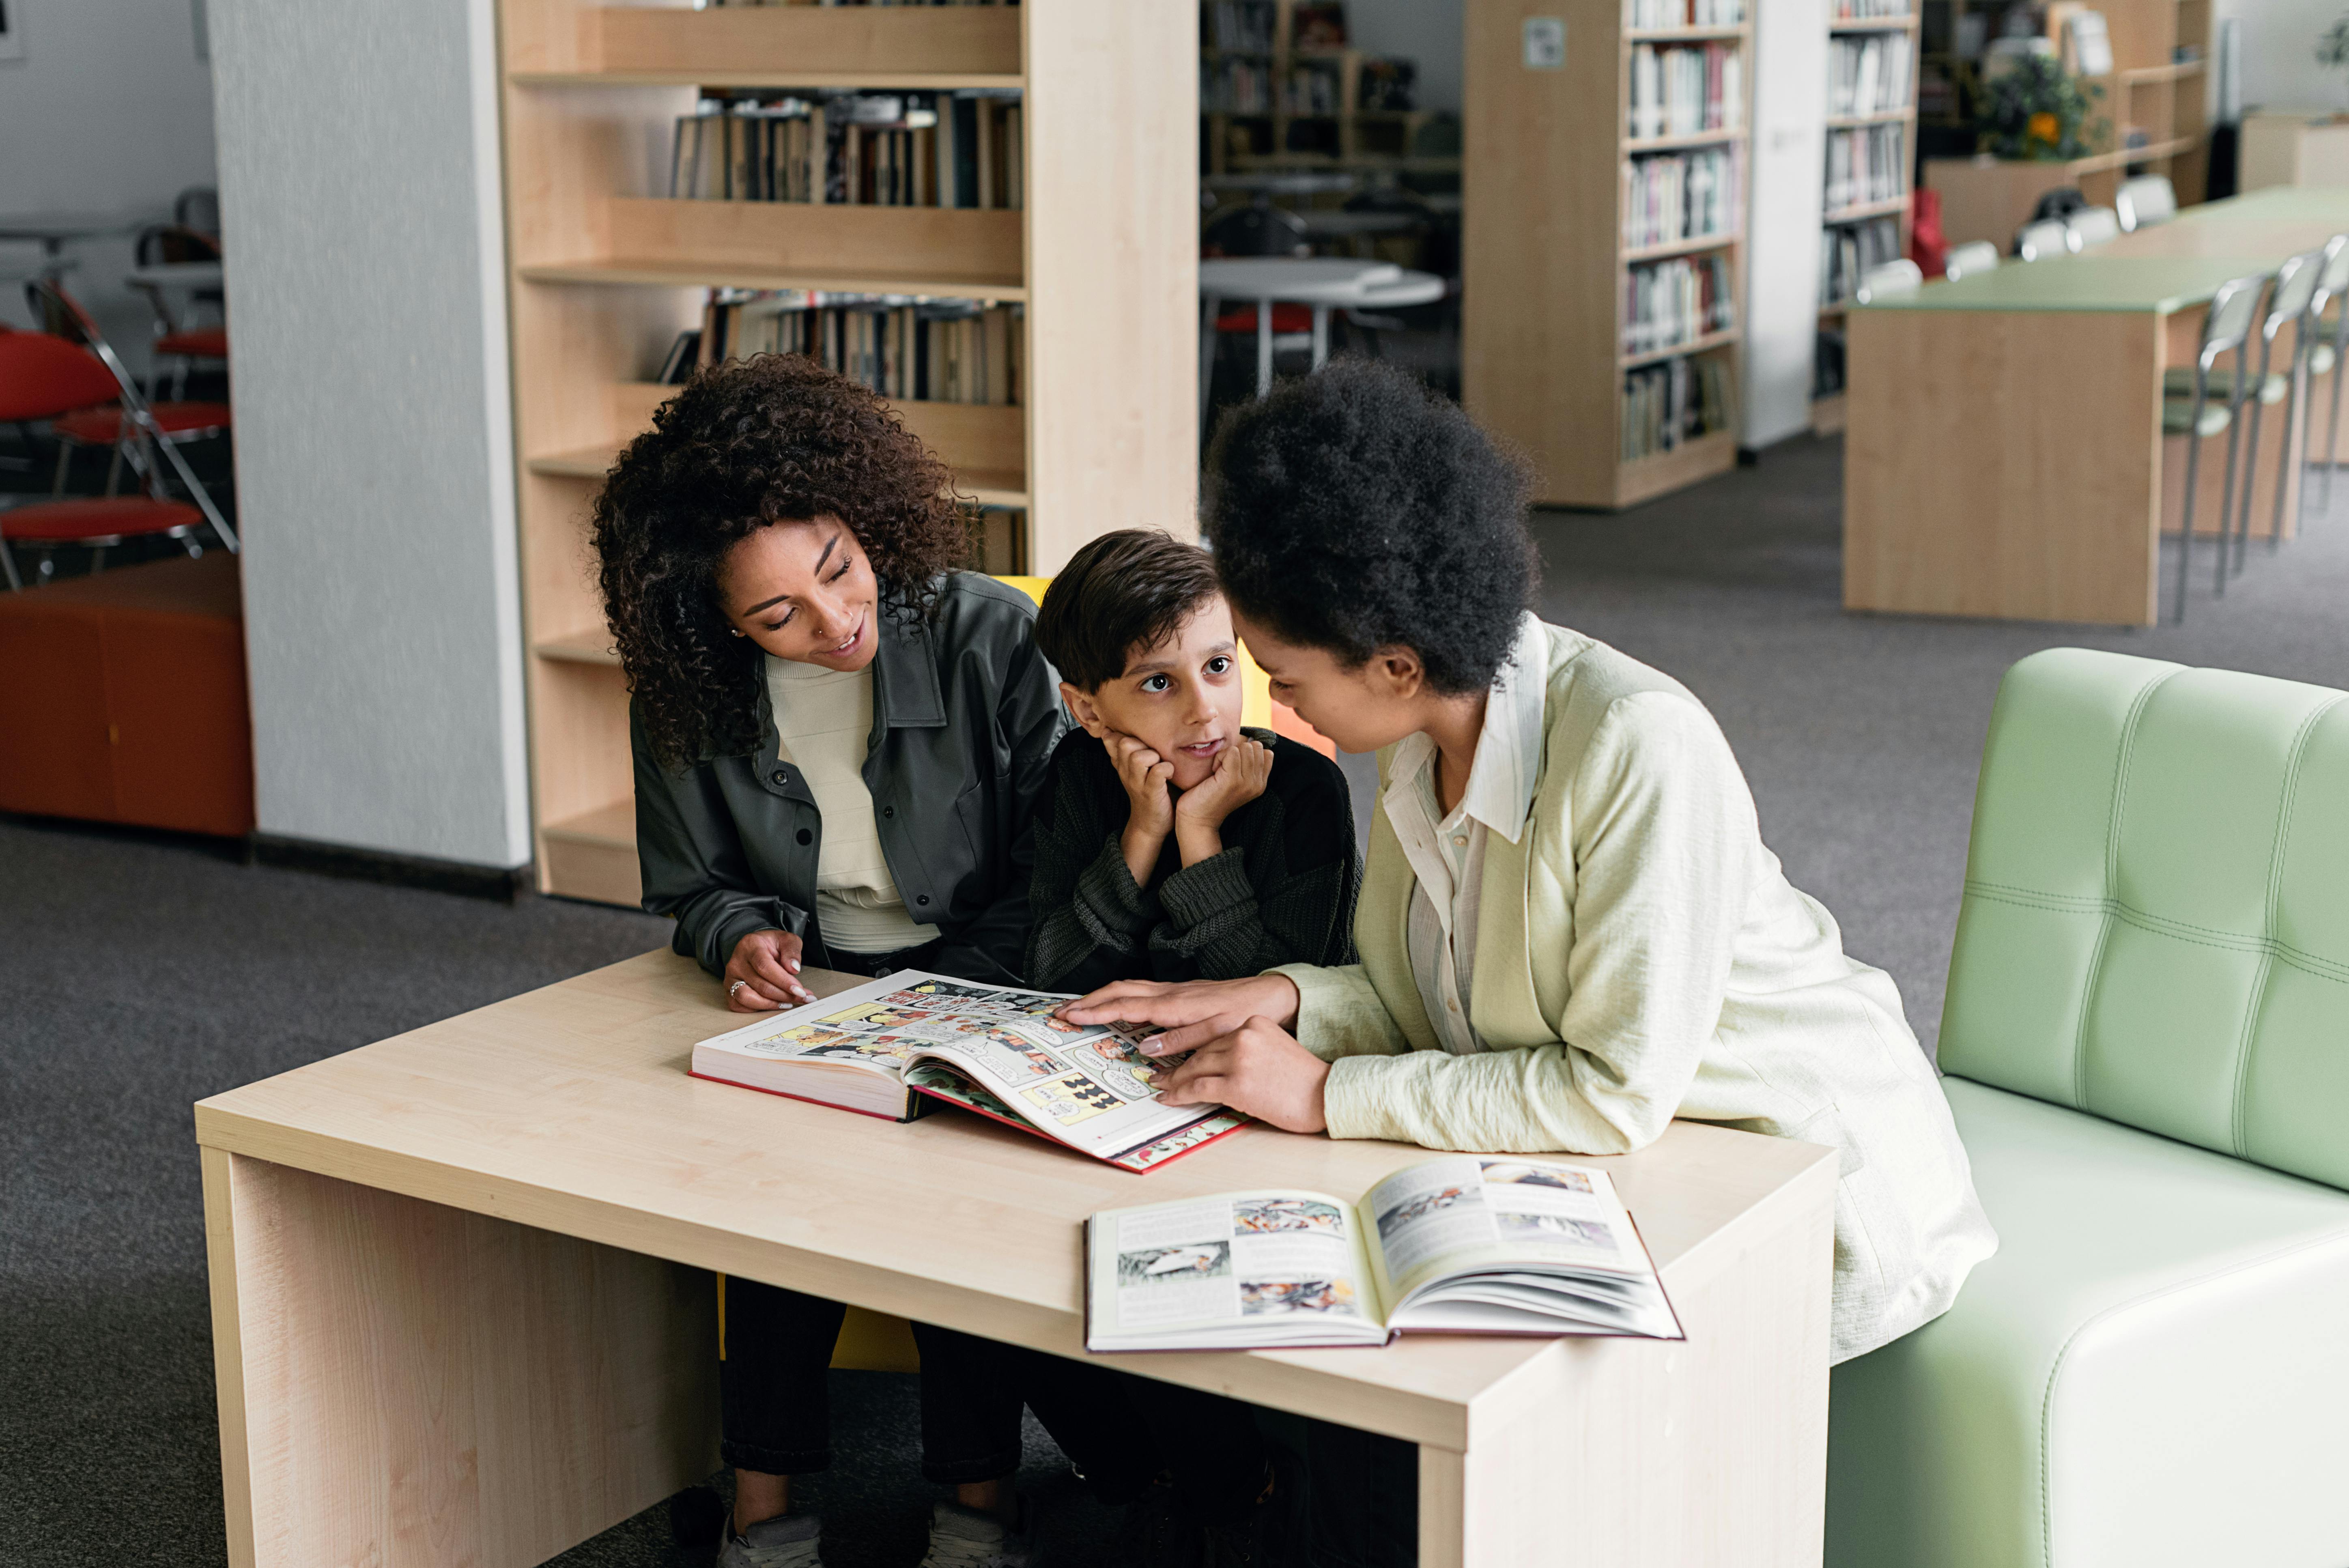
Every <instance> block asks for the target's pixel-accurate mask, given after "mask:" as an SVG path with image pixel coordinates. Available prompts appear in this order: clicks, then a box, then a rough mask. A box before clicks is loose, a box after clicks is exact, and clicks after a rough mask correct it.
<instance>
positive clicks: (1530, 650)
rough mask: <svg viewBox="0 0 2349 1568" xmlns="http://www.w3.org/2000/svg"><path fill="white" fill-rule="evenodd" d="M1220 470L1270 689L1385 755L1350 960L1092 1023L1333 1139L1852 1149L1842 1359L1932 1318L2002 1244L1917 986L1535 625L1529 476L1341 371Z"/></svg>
mask: <svg viewBox="0 0 2349 1568" xmlns="http://www.w3.org/2000/svg"><path fill="white" fill-rule="evenodd" d="M1594 439H1605V437H1604V436H1603V435H1599V436H1594ZM1208 469H1209V474H1208V480H1209V483H1210V485H1211V486H1212V490H1211V493H1210V497H1209V501H1208V508H1207V515H1206V530H1207V535H1208V539H1209V541H1210V542H1212V544H1213V545H1214V547H1215V553H1216V571H1217V575H1218V576H1219V577H1220V579H1221V581H1222V583H1223V586H1224V592H1225V593H1226V597H1227V598H1228V599H1229V601H1230V603H1231V606H1232V615H1233V620H1234V623H1235V624H1236V626H1237V630H1238V631H1239V634H1240V635H1241V637H1242V639H1243V640H1245V641H1246V643H1247V646H1248V650H1249V652H1250V653H1251V654H1252V655H1254V656H1255V658H1256V660H1257V663H1258V664H1259V665H1262V666H1263V668H1264V669H1265V671H1266V672H1267V674H1268V675H1269V676H1271V679H1272V692H1273V696H1275V697H1276V698H1277V699H1278V700H1280V701H1282V702H1285V703H1287V704H1288V706H1289V707H1292V708H1293V709H1295V710H1296V712H1297V714H1298V716H1299V717H1301V718H1303V719H1305V720H1306V721H1307V722H1308V723H1309V724H1311V725H1312V726H1313V727H1315V728H1316V729H1318V730H1319V731H1320V732H1321V734H1323V735H1325V736H1327V737H1328V738H1330V739H1331V740H1332V741H1334V742H1336V743H1337V744H1338V745H1339V746H1340V747H1341V748H1344V749H1346V750H1348V751H1354V752H1361V751H1377V752H1378V753H1379V776H1380V779H1381V800H1380V810H1378V812H1377V813H1376V814H1375V816H1374V817H1373V820H1372V824H1371V851H1370V862H1369V868H1368V871H1367V872H1366V875H1365V878H1364V881H1363V884H1362V891H1361V900H1360V902H1359V903H1358V904H1357V905H1356V913H1355V921H1354V940H1355V946H1356V949H1357V951H1358V952H1359V953H1360V954H1361V963H1360V964H1356V965H1347V966H1345V967H1341V968H1329V967H1319V966H1315V965H1283V966H1282V967H1280V968H1278V969H1274V970H1271V971H1268V972H1267V973H1266V974H1264V975H1259V976H1257V977H1255V978H1252V979H1238V980H1223V981H1193V982H1186V983H1182V984H1178V985H1162V984H1154V983H1152V982H1148V981H1124V982H1121V983H1119V984H1116V985H1108V986H1104V987H1102V989H1101V990H1099V991H1096V992H1094V993H1093V994H1092V995H1090V996H1087V997H1085V998H1083V999H1082V1000H1081V1002H1079V1003H1076V1004H1072V1005H1071V1006H1070V1007H1069V1008H1067V1009H1066V1011H1067V1013H1068V1015H1069V1016H1070V1017H1071V1018H1072V1019H1074V1020H1076V1021H1079V1022H1083V1023H1098V1022H1103V1021H1108V1020H1112V1019H1125V1020H1129V1021H1133V1022H1137V1023H1147V1024H1153V1025H1156V1026H1160V1027H1161V1028H1163V1029H1164V1031H1165V1033H1164V1035H1163V1036H1162V1037H1159V1038H1158V1039H1157V1040H1156V1041H1154V1042H1152V1043H1151V1045H1149V1046H1147V1047H1145V1048H1150V1049H1152V1050H1153V1052H1154V1054H1160V1055H1173V1054H1175V1053H1180V1052H1184V1051H1188V1052H1189V1053H1190V1054H1189V1056H1188V1057H1187V1059H1185V1061H1184V1062H1183V1063H1182V1065H1181V1066H1180V1067H1179V1068H1176V1069H1175V1070H1174V1072H1173V1074H1172V1075H1171V1077H1170V1078H1168V1079H1167V1080H1166V1085H1165V1088H1164V1092H1163V1094H1162V1098H1163V1099H1167V1100H1170V1101H1174V1102H1176V1103H1182V1102H1185V1101H1220V1102H1222V1103H1225V1104H1227V1105H1230V1106H1232V1107H1234V1108H1236V1109H1241V1110H1246V1111H1248V1112H1250V1113H1252V1114H1254V1115H1256V1116H1258V1117H1261V1118H1263V1119H1267V1120H1269V1121H1272V1122H1274V1123H1276V1124H1278V1125H1279V1126H1282V1127H1286V1128H1288V1129H1291V1130H1297V1131H1307V1132H1319V1131H1323V1130H1326V1131H1327V1132H1328V1133H1329V1134H1330V1136H1331V1137H1333V1138H1379V1139H1392V1140H1397V1141H1401V1142H1408V1143H1419V1144H1423V1145H1425V1146H1427V1147H1429V1148H1433V1149H1454V1150H1477V1151H1491V1152H1498V1151H1505V1150H1506V1151H1525V1152H1534V1151H1542V1150H1552V1151H1563V1152H1570V1153H1581V1154H1619V1153H1623V1152H1626V1151H1628V1150H1635V1149H1639V1148H1640V1147H1642V1146H1643V1145H1645V1144H1648V1143H1651V1142H1652V1141H1653V1140H1655V1139H1657V1138H1658V1137H1659V1136H1661V1134H1662V1132H1663V1130H1664V1129H1665V1127H1666V1125H1667V1124H1668V1123H1669V1122H1671V1119H1673V1118H1674V1117H1687V1118H1692V1119H1698V1120H1704V1121H1714V1122H1722V1123H1725V1124H1728V1125H1732V1126H1735V1127H1739V1128H1744V1129H1746V1130H1751V1131H1755V1132H1762V1133H1770V1134H1777V1135H1781V1136H1785V1137H1789V1138H1797V1139H1802V1140H1806V1141H1809V1142H1813V1143H1827V1144H1834V1145H1837V1146H1838V1147H1839V1148H1840V1149H1841V1150H1842V1151H1843V1161H1842V1172H1843V1174H1842V1177H1841V1181H1840V1182H1839V1184H1838V1187H1837V1195H1836V1205H1835V1220H1836V1231H1835V1233H1836V1243H1835V1298H1834V1317H1833V1322H1834V1340H1833V1355H1834V1358H1835V1359H1836V1360H1837V1361H1841V1360H1844V1359H1847V1358H1848V1357H1854V1356H1857V1355H1859V1354H1861V1353H1863V1352H1865V1351H1868V1350H1871V1349H1873V1348H1875V1347H1876V1346H1879V1345H1882V1344H1884V1343H1885V1342H1887V1341H1888V1340H1890V1339H1893V1338H1895V1337H1897V1336H1900V1335H1903V1334H1906V1333H1908V1332H1909V1330H1910V1329H1913V1328H1915V1327H1917V1326H1919V1325H1920V1324H1922V1323H1924V1322H1926V1321H1927V1320H1929V1319H1930V1318H1932V1317H1934V1316H1936V1315H1939V1314H1940V1313H1941V1312H1942V1311H1944V1310H1945V1309H1946V1308H1947V1307H1948V1306H1949V1305H1951V1301H1952V1300H1953V1299H1954V1298H1955V1296H1956V1295H1957V1291H1958V1288H1959V1286H1960V1285H1961V1284H1962V1283H1963V1282H1964V1280H1965V1278H1966V1275H1967V1274H1968V1273H1969V1272H1970V1271H1971V1269H1972V1268H1973V1266H1974V1264H1977V1263H1979V1262H1981V1261H1982V1259H1983V1258H1985V1257H1987V1256H1989V1255H1990V1253H1992V1250H1994V1248H1995V1247H1996V1245H1997V1238H1996V1237H1995V1236H1994V1235H1993V1234H1992V1231H1991V1227H1990V1223H1989V1221H1988V1219H1987V1218H1986V1216H1985V1215H1984V1214H1983V1212H1982V1206H1981V1204H1980V1203H1979V1202H1977V1200H1976V1198H1975V1196H1974V1191H1973V1183H1972V1178H1971V1171H1970V1169H1969V1167H1968V1164H1967V1161H1966V1153H1965V1150H1964V1148H1963V1146H1962V1145H1961V1144H1960V1142H1959V1141H1958V1135H1957V1130H1956V1126H1955V1124H1954V1122H1953V1120H1952V1119H1951V1114H1950V1108H1949V1103H1948V1101H1947V1100H1946V1099H1944V1098H1943V1096H1942V1093H1941V1089H1940V1083H1939V1082H1938V1080H1937V1079H1936V1078H1935V1076H1934V1072H1933V1068H1932V1065H1931V1063H1930V1062H1929V1061H1928V1060H1927V1059H1926V1057H1925V1055H1924V1052H1923V1051H1922V1050H1920V1048H1919V1047H1918V1044H1917V1040H1916V1037H1915V1036H1914V1035H1913V1034H1911V1033H1910V1031H1909V1026H1908V1023H1907V1022H1906V1020H1905V1019H1904V1017H1903V1016H1902V1013H1901V1007H1900V997H1899V992H1898V991H1897V990H1896V989H1895V988H1894V986H1893V983H1892V980H1891V978H1890V976H1889V975H1885V974H1884V973H1883V972H1882V971H1880V970H1878V969H1873V968H1870V967H1869V966H1868V965H1864V964H1860V963H1857V962H1856V961H1855V960H1853V959H1851V958H1849V957H1847V956H1846V955H1845V954H1844V951H1843V943H1842V935H1841V934H1840V932H1839V931H1838V930H1837V926H1836V923H1835V921H1834V919H1833V918H1832V917H1831V916H1830V915H1829V914H1828V913H1827V912H1826V910H1825V909H1824V908H1822V907H1821V906H1820V905H1819V904H1818V903H1817V902H1816V901H1815V900H1813V899H1811V898H1809V897H1807V896H1806V895H1805V894H1804V893H1802V892H1797V891H1796V890H1795V888H1794V887H1793V886H1791V885H1790V884H1789V883H1788V882H1787V881H1786V878H1785V873H1784V872H1782V871H1781V870H1780V868H1779V864H1778V861H1777V858H1776V857H1775V856H1774V855H1773V854H1771V852H1770V851H1768V850H1767V849H1766V848H1764V845H1763V842H1762V838H1761V834H1760V831H1759V830H1758V827H1757V825H1756V822H1755V817H1754V799H1753V796H1752V794H1751V793H1750V792H1749V790H1748V789H1747V787H1746V783H1745V779H1744V775H1743V774H1742V773H1741V772H1740V771H1739V769H1738V766H1737V761H1736V758H1734V757H1733V756H1732V755H1731V752H1730V748H1729V743H1728V741H1727V740H1726V739H1725V738H1723V735H1722V733H1721V730H1720V728H1719V727H1718V726H1717V725H1715V723H1714V722H1713V716H1712V715H1711V714H1710V713H1708V712H1706V711H1705V709H1704V707H1703V706H1702V704H1701V703H1699V702H1698V701H1697V699H1696V698H1695V697H1694V696H1691V695H1690V693H1689V692H1688V690H1687V688H1686V687H1684V686H1682V685H1680V683H1679V682H1677V681H1674V680H1673V679H1671V677H1670V676H1665V675H1662V674H1661V673H1659V672H1658V671H1655V670H1652V669H1650V668H1648V667H1647V666H1646V665H1641V664H1640V663H1638V662H1636V661H1635V660H1633V659H1631V658H1630V657H1628V656H1627V655H1623V654H1620V653H1618V652H1617V651H1615V650H1614V649H1613V648H1610V647H1608V646H1607V645H1604V644H1602V643H1599V642H1595V641H1593V640H1592V639H1591V638H1589V637H1586V636H1584V635H1582V634H1580V633H1578V632H1573V631H1569V630H1568V629H1567V628H1565V627H1563V626H1554V625H1548V624H1544V623H1543V622H1541V621H1540V620H1538V619H1537V618H1536V617H1535V616H1534V615H1533V614H1530V613H1529V610H1528V605H1529V604H1530V603H1531V601H1532V594H1533V588H1534V580H1535V564H1536V561H1535V555H1534V551H1533V546H1532V543H1531V542H1530V540H1529V537H1528V535H1527V533H1526V523H1525V511H1526V479H1525V477H1524V475H1523V473H1522V471H1521V469H1519V467H1518V466H1517V464H1516V463H1515V462H1514V461H1512V460H1511V459H1509V458H1508V457H1506V455H1505V454H1503V453H1502V452H1500V451H1499V450H1497V449H1495V446H1494V444H1493V443H1492V441H1491V440H1490V439H1488V438H1486V436H1485V433H1484V432H1483V431H1482V430H1480V429H1479V428H1477V427H1476V426H1475V423H1474V422H1473V421H1472V420H1470V419H1469V418H1468V417H1467V416H1466V415H1465V414H1464V413H1462V412H1461V411H1460V409H1459V408H1458V407H1454V406H1453V405H1451V404H1449V403H1445V402H1444V401H1442V400H1440V399H1437V398H1435V397H1431V396H1430V395H1429V394H1428V393H1427V392H1426V391H1424V390H1423V388H1422V387H1420V386H1418V384H1417V383H1415V382H1413V381H1412V380H1411V379H1409V378H1408V377H1404V376H1402V374H1400V373H1398V372H1395V371H1392V370H1390V369H1387V368H1384V367H1382V366H1376V365H1371V364H1363V363H1350V364H1339V365H1334V366H1330V368H1329V369H1328V370H1326V371H1325V372H1323V373H1322V374H1320V375H1319V376H1315V377H1309V378H1307V379H1304V380H1300V381H1297V382H1294V383H1291V384H1289V385H1288V386H1287V387H1283V388H1281V389H1280V390H1278V391H1277V392H1276V393H1274V394H1273V395H1272V396H1271V397H1268V398H1266V399H1265V400H1263V401H1260V402H1257V403H1255V404H1253V405H1250V406H1247V407H1242V408H1240V409H1238V410H1237V411H1236V412H1235V413H1234V414H1233V415H1232V416H1230V417H1229V418H1227V421H1226V424H1225V426H1224V428H1222V429H1221V430H1220V431H1219V432H1218V435H1217V439H1216V447H1215V448H1214V449H1213V450H1212V452H1211V453H1210V455H1209V460H1208ZM1318 1440H1319V1435H1318V1434H1317V1442H1318ZM1321 1469H1322V1467H1321V1465H1320V1463H1319V1460H1318V1459H1317V1461H1316V1465H1315V1470H1316V1474H1317V1477H1318V1476H1319V1474H1320V1473H1321ZM1391 1490H1392V1489H1391ZM1317 1498H1318V1494H1317ZM1320 1514H1321V1510H1320V1506H1319V1501H1317V1503H1316V1515H1317V1525H1318V1524H1319V1521H1320Z"/></svg>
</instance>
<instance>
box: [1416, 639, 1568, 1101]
mask: <svg viewBox="0 0 2349 1568" xmlns="http://www.w3.org/2000/svg"><path fill="white" fill-rule="evenodd" d="M1547 649H1548V645H1547V641H1546V639H1545V637H1544V634H1543V631H1542V624H1541V623H1540V622H1539V621H1538V620H1537V619H1535V618H1534V616H1533V615H1532V614H1526V615H1525V616H1524V617H1523V618H1522V619H1521V620H1520V621H1519V623H1518V625H1517V640H1516V644H1515V645H1513V646H1512V647H1511V648H1510V650H1509V656H1508V658H1507V659H1506V661H1504V662H1503V664H1502V665H1501V668H1500V670H1499V672H1498V673H1497V674H1495V676H1494V679H1493V689H1492V692H1491V694H1490V695H1489V696H1487V697H1486V698H1485V727H1484V730H1483V732H1482V733H1481V734H1480V735H1479V736H1478V737H1477V738H1476V760H1475V763H1474V764H1472V765H1471V766H1470V768H1469V769H1468V788H1467V789H1465V790H1464V791H1463V793H1462V794H1461V797H1460V804H1459V805H1457V806H1455V807H1454V808H1453V810H1451V812H1450V813H1449V814H1446V813H1444V809H1443V806H1442V804H1441V801H1440V799H1439V797H1438V796H1437V794H1436V787H1435V771H1436V749H1435V743H1434V742H1433V740H1431V739H1429V738H1427V736H1426V734H1425V733H1424V732H1423V733H1420V734H1416V735H1409V736H1405V737H1404V738H1402V741H1400V742H1399V743H1398V744H1397V745H1396V747H1395V750H1394V756H1393V758H1392V761H1391V762H1390V764H1389V766H1388V769H1387V788H1386V793H1385V794H1384V795H1383V796H1381V798H1380V802H1379V803H1380V807H1381V810H1384V811H1385V812H1386V814H1387V822H1388V824H1389V825H1390V826H1392V828H1393V829H1394V834H1395V839H1396V841H1398V842H1399V843H1400V844H1401V845H1402V853H1403V859H1404V861H1406V862H1407V863H1408V864H1409V865H1410V867H1411V870H1412V874H1413V876H1414V877H1416V878H1417V879H1418V881H1417V884H1416V885H1415V886H1414V887H1413V889H1412V894H1411V912H1410V914H1409V916H1408V919H1407V922H1406V924H1405V928H1404V930H1405V945H1406V947H1407V949H1408V950H1409V953H1410V954H1411V971H1412V978H1413V981H1414V982H1415V983H1416V984H1417V985H1418V987H1419V1000H1420V1005H1421V1006H1423V1007H1424V1008H1425V1009H1426V1010H1427V1016H1428V1021H1429V1022H1430V1023H1431V1024H1433V1026H1434V1027H1435V1032H1436V1036H1437V1037H1438V1038H1439V1039H1441V1040H1442V1041H1443V1042H1444V1049H1446V1050H1447V1051H1450V1052H1451V1053H1452V1054H1453V1055H1454V1056H1468V1055H1471V1054H1473V1053H1475V1052H1477V1051H1481V1050H1483V1049H1484V1048H1485V1042H1484V1041H1483V1040H1481V1039H1479V1038H1478V1037H1477V1036H1476V1030H1475V1026H1474V1025H1472V1024H1471V1023H1470V1022H1469V985H1470V982H1471V979H1472V977H1473V976H1474V975H1475V968H1476V910H1477V903H1478V901H1479V899H1480V898H1481V897H1482V895H1483V892H1484V882H1485V874H1484V868H1485V836H1486V835H1487V834H1489V833H1498V834H1500V835H1501V837H1503V838H1505V839H1506V840H1508V841H1509V842H1511V843H1513V844H1514V843H1516V841H1517V839H1518V836H1519V835H1520V834H1522V833H1523V832H1524V831H1525V826H1526V814H1527V813H1528V812H1530V811H1531V810H1533V803H1534V784H1535V779H1536V777H1537V773H1538V771H1539V769H1540V767H1541V755H1542V737H1543V733H1544V728H1543V716H1542V706H1543V697H1544V688H1545V686H1547V680H1546V679H1545V676H1546V675H1547Z"/></svg>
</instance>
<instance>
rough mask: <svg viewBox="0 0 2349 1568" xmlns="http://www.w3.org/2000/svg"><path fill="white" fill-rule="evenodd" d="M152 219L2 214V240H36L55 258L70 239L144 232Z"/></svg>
mask: <svg viewBox="0 0 2349 1568" xmlns="http://www.w3.org/2000/svg"><path fill="white" fill-rule="evenodd" d="M148 222H150V220H149V219H147V218H144V217H141V216H140V215H139V214H137V213H131V212H0V240H28V241H36V242H39V244H40V247H41V253H43V254H44V255H50V256H54V255H56V254H57V253H59V252H60V251H63V250H64V249H65V248H66V242H67V241H69V240H94V239H98V238H99V237H101V236H104V235H108V234H128V233H132V232H136V231H137V230H140V229H143V228H145V227H146V226H147V224H148Z"/></svg>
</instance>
